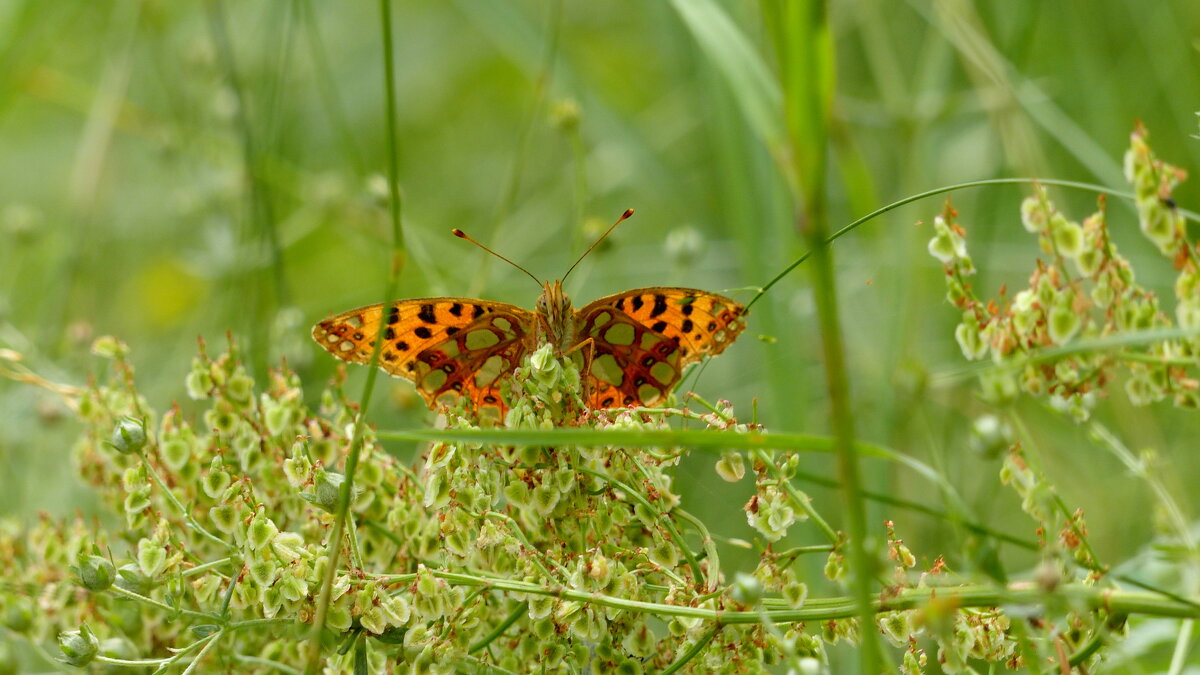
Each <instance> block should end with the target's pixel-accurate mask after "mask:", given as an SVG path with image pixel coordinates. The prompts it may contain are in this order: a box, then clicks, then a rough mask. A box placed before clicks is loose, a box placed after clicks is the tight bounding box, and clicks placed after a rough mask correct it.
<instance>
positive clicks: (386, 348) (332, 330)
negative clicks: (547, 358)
mask: <svg viewBox="0 0 1200 675" xmlns="http://www.w3.org/2000/svg"><path fill="white" fill-rule="evenodd" d="M534 321H535V318H534V314H533V313H532V312H529V311H527V310H524V309H521V308H520V307H517V306H516V305H509V304H505V303H499V302H487V301H483V300H473V299H470V298H424V299H418V300H401V301H398V302H395V303H391V304H389V305H369V306H367V307H360V308H358V309H352V310H350V311H348V312H343V313H341V314H338V315H337V316H334V317H331V318H329V319H326V320H324V321H322V322H320V323H318V324H317V325H316V326H313V332H312V334H313V339H314V340H316V341H317V344H319V345H321V346H322V347H324V348H325V349H326V350H327V351H329V353H331V354H333V355H334V356H336V357H338V358H340V359H342V360H344V361H350V362H352V363H364V364H365V363H369V362H370V360H371V351H372V349H374V345H375V339H376V336H380V337H382V339H383V346H382V347H381V349H380V352H379V367H380V368H382V369H383V371H384V372H386V373H388V374H391V375H395V376H397V377H403V378H405V379H407V380H411V381H412V382H413V384H415V385H416V387H417V392H418V393H420V394H421V396H422V397H424V399H425V402H426V403H427V404H428V405H429V407H430V408H436V407H437V406H438V405H439V404H452V403H454V402H455V401H456V400H458V398H460V397H463V396H465V397H467V399H468V400H470V401H471V403H472V404H473V405H474V406H475V408H476V410H477V411H479V412H481V413H482V412H484V411H485V410H487V409H494V410H495V411H497V412H498V413H499V414H500V415H503V412H504V410H503V405H502V403H501V401H500V391H499V387H500V377H501V376H502V375H505V374H507V373H510V372H512V371H513V369H514V368H516V367H517V366H518V365H520V364H521V358H522V357H523V356H524V355H525V353H526V352H527V351H528V350H529V348H530V344H531V342H532V335H533V330H534V329H533V327H534Z"/></svg>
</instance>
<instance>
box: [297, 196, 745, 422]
mask: <svg viewBox="0 0 1200 675" xmlns="http://www.w3.org/2000/svg"><path fill="white" fill-rule="evenodd" d="M631 215H633V210H632V209H630V210H628V211H626V212H625V214H624V215H623V216H622V217H621V219H620V220H618V221H617V222H616V223H614V224H613V227H612V228H609V232H611V231H612V229H613V228H615V227H616V226H617V225H618V224H620V223H621V222H622V221H624V220H625V219H626V218H628V217H629V216H631ZM454 233H455V234H456V235H458V236H460V237H463V238H465V239H468V240H470V241H472V242H473V243H476V244H478V242H475V241H474V240H473V239H470V237H468V236H467V235H465V234H463V233H462V232H461V231H459V230H455V231H454ZM607 234H608V233H607V232H606V233H605V236H607ZM603 238H604V237H603V236H602V237H601V238H600V239H603ZM596 243H597V244H598V243H599V240H597V242H596ZM479 246H481V247H482V248H484V249H485V250H488V251H489V252H491V251H490V249H487V247H485V246H483V245H482V244H479ZM592 248H595V244H593V245H592ZM592 248H589V249H588V252H590V251H591V250H592ZM493 253H494V252H493ZM495 255H497V257H499V258H501V259H502V260H505V261H507V262H510V263H511V262H512V261H509V260H508V259H507V258H504V257H503V256H500V255H499V254H495ZM586 255H587V252H585V253H584V256H586ZM580 259H581V260H582V256H581V258H580ZM512 264H513V265H515V266H517V267H518V269H522V271H525V270H524V269H523V268H521V267H520V266H519V265H516V263H512ZM576 264H578V261H576ZM574 268H575V265H572V266H571V269H569V270H567V275H569V274H570V273H571V270H573V269H574ZM525 273H526V274H529V272H527V271H526V272H525ZM567 275H563V278H564V279H565V278H566V276H567ZM530 276H531V277H532V276H533V275H532V274H530ZM534 280H535V281H536V277H534ZM539 283H541V282H539ZM745 313H746V310H745V308H744V307H742V306H741V305H740V304H738V303H737V302H734V301H733V300H730V299H729V298H726V297H724V296H721V295H717V294H715V293H707V292H705V291H699V290H694V289H690V288H659V287H652V288H639V289H635V290H631V291H625V292H624V293H617V294H615V295H610V296H607V297H604V298H600V299H599V300H595V301H593V302H591V303H588V304H587V305H586V306H584V308H583V309H581V310H579V311H576V310H575V309H574V308H573V307H572V306H571V300H570V298H568V297H567V296H566V294H565V293H563V288H562V282H561V281H554V282H545V283H544V284H542V294H541V296H540V297H539V298H538V301H537V305H536V309H535V310H534V311H532V312H531V311H529V310H526V309H522V308H521V307H517V306H516V305H509V304H506V303H500V302H490V301H486V300H475V299H471V298H421V299H415V300H400V301H397V302H394V303H390V304H387V305H368V306H366V307H360V308H358V309H353V310H350V311H349V312H343V313H342V314H338V315H337V316H334V317H332V318H329V319H326V320H325V321H322V322H320V323H318V324H317V325H316V326H314V327H313V333H312V334H313V339H314V340H316V341H317V344H319V345H321V346H322V347H324V348H325V349H326V350H328V351H329V352H330V353H331V354H333V355H334V356H336V357H338V358H340V359H342V360H344V361H350V362H352V363H364V364H365V363H369V362H370V360H371V352H372V349H373V348H374V344H375V340H376V338H377V337H382V339H383V341H384V342H383V346H382V347H381V350H380V354H379V367H380V368H382V369H383V370H384V371H385V372H387V373H389V374H391V375H395V376H397V377H403V378H406V379H408V380H411V381H412V382H413V383H414V384H415V385H416V387H417V391H418V392H419V393H420V394H421V396H422V397H424V398H425V401H426V403H427V404H428V405H429V407H430V408H435V409H436V408H437V406H439V405H442V404H446V405H449V404H453V403H454V402H456V401H457V400H458V399H460V398H461V397H466V398H467V400H469V401H470V402H471V404H472V405H473V406H474V408H475V409H476V411H477V412H479V413H480V414H483V413H484V412H485V411H488V412H491V411H492V410H494V412H495V413H498V414H499V415H500V417H501V418H503V414H504V411H505V405H504V403H503V402H502V401H501V398H500V383H501V381H502V379H503V377H504V376H505V375H508V374H510V373H512V372H513V370H514V369H516V368H517V367H518V366H519V365H521V362H522V359H523V358H524V357H525V356H526V355H527V354H529V353H531V352H532V351H533V350H535V349H537V348H538V347H539V346H540V345H542V344H544V343H550V344H552V345H554V348H555V350H556V351H557V353H558V354H559V355H564V354H569V353H572V352H574V351H577V350H581V349H582V350H584V351H585V353H586V354H587V355H588V357H589V358H585V365H584V368H585V371H586V372H585V373H584V397H585V399H584V401H585V403H586V404H587V405H588V406H589V407H591V408H612V407H619V406H649V405H653V404H654V403H656V402H657V401H659V400H661V399H662V398H664V397H665V396H666V395H667V394H668V393H669V392H670V391H671V389H672V388H673V387H674V386H675V385H676V384H678V383H679V380H680V378H681V377H682V376H683V370H684V368H685V367H687V366H688V365H689V364H691V363H694V362H696V361H699V360H700V359H702V358H704V357H705V356H715V355H717V354H720V353H721V352H722V351H724V350H725V348H726V347H727V346H729V344H730V343H731V342H733V340H734V338H736V337H737V336H738V334H739V333H741V332H742V329H743V328H744V327H745V323H744V322H743V321H742V317H743V316H744V315H745ZM589 349H590V353H589V352H588V350H589Z"/></svg>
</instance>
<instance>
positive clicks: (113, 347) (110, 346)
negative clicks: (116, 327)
mask: <svg viewBox="0 0 1200 675" xmlns="http://www.w3.org/2000/svg"><path fill="white" fill-rule="evenodd" d="M92 353H93V354H95V355H96V356H99V357H101V358H105V359H111V360H121V359H124V358H125V357H126V356H127V355H128V354H129V346H128V345H126V344H125V343H124V342H121V341H120V340H118V339H117V338H115V337H113V336H111V335H102V336H100V337H98V338H96V341H95V342H93V343H92Z"/></svg>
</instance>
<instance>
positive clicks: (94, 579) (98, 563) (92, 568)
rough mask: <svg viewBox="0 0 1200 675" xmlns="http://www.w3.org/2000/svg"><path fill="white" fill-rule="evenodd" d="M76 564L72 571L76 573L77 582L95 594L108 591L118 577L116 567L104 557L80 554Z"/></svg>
mask: <svg viewBox="0 0 1200 675" xmlns="http://www.w3.org/2000/svg"><path fill="white" fill-rule="evenodd" d="M75 563H76V564H75V566H74V567H72V568H71V571H73V572H74V573H75V577H76V580H77V581H79V585H80V586H83V587H84V588H86V589H88V590H89V591H91V592H93V593H99V592H100V591H106V590H108V588H109V587H110V586H112V585H113V581H114V580H115V579H116V577H117V569H116V567H114V566H113V564H112V563H111V562H109V561H108V558H105V557H104V556H99V555H94V554H92V555H88V554H84V553H80V554H79V557H78V558H76V559H75Z"/></svg>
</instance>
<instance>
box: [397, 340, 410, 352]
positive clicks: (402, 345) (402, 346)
mask: <svg viewBox="0 0 1200 675" xmlns="http://www.w3.org/2000/svg"><path fill="white" fill-rule="evenodd" d="M396 349H399V350H400V351H402V352H406V351H408V343H407V342H405V341H404V340H401V341H399V342H397V343H396Z"/></svg>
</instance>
